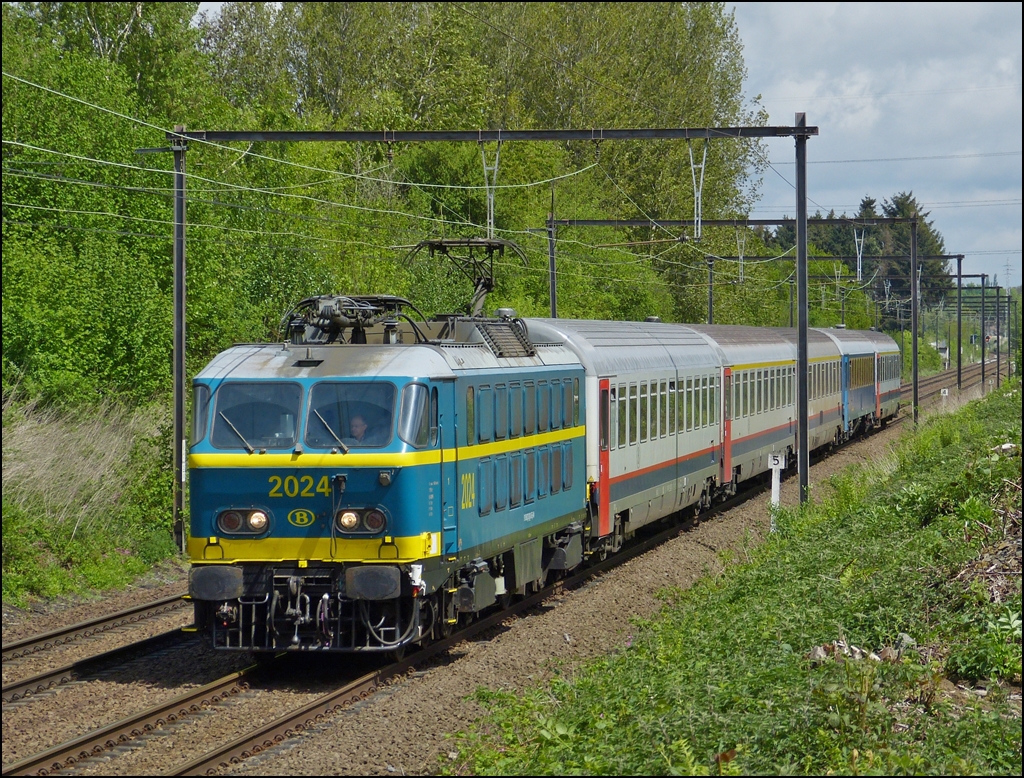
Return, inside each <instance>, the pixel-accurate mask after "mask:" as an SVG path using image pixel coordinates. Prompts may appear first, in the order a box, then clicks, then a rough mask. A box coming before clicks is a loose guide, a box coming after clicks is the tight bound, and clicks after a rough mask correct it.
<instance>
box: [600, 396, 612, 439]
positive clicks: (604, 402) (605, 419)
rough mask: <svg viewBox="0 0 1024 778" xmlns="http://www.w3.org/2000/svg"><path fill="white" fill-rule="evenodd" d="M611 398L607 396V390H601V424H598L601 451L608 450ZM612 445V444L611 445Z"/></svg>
mask: <svg viewBox="0 0 1024 778" xmlns="http://www.w3.org/2000/svg"><path fill="white" fill-rule="evenodd" d="M612 391H614V390H612ZM610 416H611V398H610V396H609V394H608V390H607V389H602V390H601V424H600V430H599V431H600V435H601V450H602V451H607V450H608V434H609V432H610V431H611V426H610V425H611V418H610ZM613 445H614V444H613Z"/></svg>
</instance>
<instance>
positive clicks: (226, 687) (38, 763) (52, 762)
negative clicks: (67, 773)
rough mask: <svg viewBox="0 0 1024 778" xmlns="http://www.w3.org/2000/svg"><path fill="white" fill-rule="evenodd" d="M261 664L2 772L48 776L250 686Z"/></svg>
mask: <svg viewBox="0 0 1024 778" xmlns="http://www.w3.org/2000/svg"><path fill="white" fill-rule="evenodd" d="M258 669H260V667H259V665H251V666H249V667H247V668H245V669H244V670H240V671H238V672H236V673H231V674H230V675H226V676H224V677H223V678H220V679H218V680H216V681H212V682H211V683H208V684H206V685H205V686H201V687H199V688H198V689H193V690H192V691H190V692H186V693H185V694H181V695H178V696H177V697H175V698H174V699H172V700H170V701H167V702H162V703H159V704H157V705H154V706H152V707H150V708H147V709H146V710H144V711H142V712H141V713H135V714H133V715H131V716H128V717H127V718H123V719H121V720H120V721H115V722H114V723H113V724H108V725H107V726H105V727H99V728H98V729H94V730H92V731H91V732H86V733H85V734H84V735H81V736H79V737H77V738H75V739H74V740H69V741H67V742H66V743H61V744H59V745H56V746H54V747H52V748H48V749H47V750H45V751H41V752H39V753H38V754H33V755H32V756H28V757H26V758H25V759H21V760H19V761H18V762H15V763H13V764H10V765H7V766H6V767H4V768H3V775H49V774H50V773H51V772H56V771H58V770H64V769H66V768H68V767H71V766H73V765H75V764H77V763H78V762H80V761H82V760H83V759H88V758H90V757H93V756H97V755H99V754H102V753H103V752H104V751H107V750H109V749H111V748H116V747H117V746H119V745H123V744H125V743H130V742H131V741H133V740H136V739H138V738H139V737H141V736H143V735H146V734H149V733H151V732H153V731H155V730H157V729H159V728H160V727H162V726H164V725H165V724H168V723H170V722H173V721H177V720H178V719H182V718H186V717H188V716H191V715H192V714H194V713H198V712H199V711H201V710H203V708H205V707H208V706H210V705H216V704H217V703H218V702H222V701H224V700H226V699H228V698H229V697H231V696H233V695H236V694H238V693H240V692H243V691H245V690H247V689H248V688H249V684H248V681H245V680H243V679H244V678H246V677H247V676H250V675H252V674H253V673H255V672H256V671H257V670H258Z"/></svg>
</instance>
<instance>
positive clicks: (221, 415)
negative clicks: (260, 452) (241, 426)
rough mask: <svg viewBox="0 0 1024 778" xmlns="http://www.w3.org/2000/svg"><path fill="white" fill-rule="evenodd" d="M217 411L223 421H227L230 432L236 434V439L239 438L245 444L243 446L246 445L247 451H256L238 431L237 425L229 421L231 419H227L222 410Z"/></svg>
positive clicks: (251, 452) (252, 452) (253, 452)
mask: <svg viewBox="0 0 1024 778" xmlns="http://www.w3.org/2000/svg"><path fill="white" fill-rule="evenodd" d="M217 413H219V414H220V417H221V418H222V419H224V421H226V422H227V423H228V426H229V427H231V430H232V432H234V433H235V434H236V435H238V439H239V440H241V441H242V442H243V443H244V444H245V447H246V449H248V451H249V453H250V454H255V453H256V449H254V448H253V447H252V446H250V445H249V441H248V440H246V439H245V436H244V435H243V434H242V433H241V432H239V431H238V427H236V426H235V425H234V424H232V423H231V419H229V418H228V417H227V416H225V415H224V411H217Z"/></svg>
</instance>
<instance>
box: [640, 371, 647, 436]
mask: <svg viewBox="0 0 1024 778" xmlns="http://www.w3.org/2000/svg"><path fill="white" fill-rule="evenodd" d="M639 415H640V442H641V443H643V442H644V441H645V440H647V421H648V418H647V382H646V381H644V382H643V383H641V384H640V414H639Z"/></svg>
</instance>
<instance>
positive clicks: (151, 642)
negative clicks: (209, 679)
mask: <svg viewBox="0 0 1024 778" xmlns="http://www.w3.org/2000/svg"><path fill="white" fill-rule="evenodd" d="M194 639H195V638H194V636H192V635H189V634H186V633H184V632H182V631H181V630H180V629H172V630H169V631H167V632H163V633H161V634H159V635H154V636H153V637H149V638H145V639H144V640H139V641H136V642H134V643H129V644H128V645H126V646H120V647H119V648H114V649H111V650H110V651H104V652H103V653H101V654H96V655H94V656H90V657H87V658H85V659H80V660H78V661H77V662H71V663H70V664H67V665H64V666H63V667H59V668H57V669H56V670H47V671H46V672H43V673H39V674H38V675H34V676H32V677H30V678H25V679H23V680H20V681H14V682H12V683H9V684H6V685H4V687H3V695H2V696H3V701H4V702H17V701H18V700H23V699H25V698H27V697H30V696H32V695H34V694H40V693H42V692H44V691H47V690H48V689H53V688H56V687H57V686H61V685H63V684H66V683H71V682H72V681H77V680H79V679H81V678H85V677H88V676H89V675H92V674H94V673H96V672H97V671H98V670H100V669H102V668H106V667H109V666H111V665H115V664H118V663H121V662H124V661H125V660H127V659H129V658H131V657H132V656H134V655H137V654H142V653H146V652H152V651H159V650H162V649H164V648H171V647H173V646H175V645H178V644H180V643H184V642H187V641H189V640H194Z"/></svg>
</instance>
